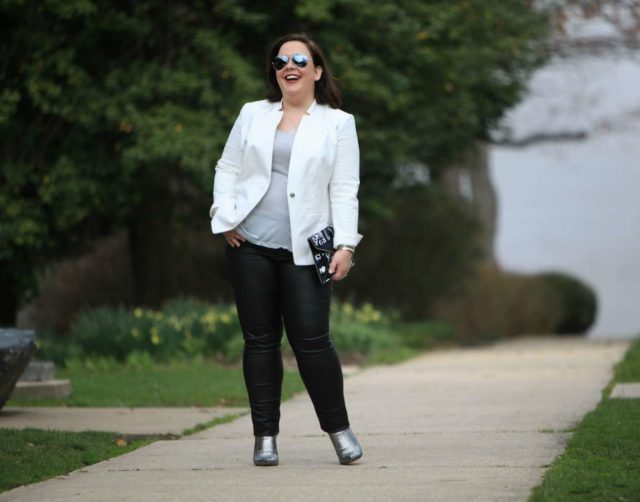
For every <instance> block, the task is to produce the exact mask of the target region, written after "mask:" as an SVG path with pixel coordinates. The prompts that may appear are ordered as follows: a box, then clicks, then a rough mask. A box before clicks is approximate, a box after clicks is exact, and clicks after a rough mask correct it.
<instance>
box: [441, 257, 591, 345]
mask: <svg viewBox="0 0 640 502" xmlns="http://www.w3.org/2000/svg"><path fill="white" fill-rule="evenodd" d="M596 306H597V305H596V297H595V294H594V293H593V292H592V291H591V290H589V289H588V287H587V286H585V285H584V284H582V283H581V282H579V281H578V280H577V279H574V278H571V277H569V276H566V275H563V274H555V273H554V274H539V275H524V274H516V273H510V272H504V271H502V270H500V269H499V268H498V267H496V266H493V265H484V266H482V267H479V268H478V269H477V270H476V273H475V275H474V277H473V279H472V280H471V281H469V283H468V284H467V285H466V286H465V287H464V288H463V290H462V291H460V292H459V293H457V294H456V295H455V296H451V297H449V298H447V299H444V300H441V301H439V302H437V303H436V305H435V307H434V309H433V310H432V316H433V317H435V318H437V319H442V320H444V321H445V322H447V323H448V324H450V325H451V326H453V328H454V329H455V330H456V332H457V333H459V334H460V335H461V336H462V337H463V338H464V339H465V340H467V341H477V340H484V339H492V338H496V337H502V336H516V335H522V334H526V335H531V334H561V333H572V334H580V333H584V332H585V331H586V330H587V329H588V328H589V327H590V326H591V324H592V323H593V320H594V318H595V312H596Z"/></svg>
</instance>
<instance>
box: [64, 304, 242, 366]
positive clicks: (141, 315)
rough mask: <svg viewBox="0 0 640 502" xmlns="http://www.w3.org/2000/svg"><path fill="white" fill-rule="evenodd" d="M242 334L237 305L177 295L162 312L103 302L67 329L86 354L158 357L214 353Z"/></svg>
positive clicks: (162, 358)
mask: <svg viewBox="0 0 640 502" xmlns="http://www.w3.org/2000/svg"><path fill="white" fill-rule="evenodd" d="M234 336H235V337H237V336H241V335H240V325H239V323H238V316H237V313H236V310H235V307H234V306H225V305H217V306H213V305H209V304H207V303H205V302H200V301H196V300H174V301H171V302H168V303H167V304H165V306H164V308H163V309H162V310H160V311H154V310H151V309H143V308H136V309H133V310H127V309H123V308H119V309H112V308H106V307H100V308H96V309H93V310H88V311H85V312H83V313H81V314H80V315H79V316H78V318H77V320H76V322H75V323H73V325H72V327H71V330H70V332H69V334H68V340H69V342H70V343H71V345H72V346H77V347H79V349H80V351H81V352H82V354H83V355H85V356H91V357H93V356H105V357H113V358H115V359H116V360H118V361H124V360H126V359H127V358H128V357H129V356H130V355H131V354H134V353H147V354H149V355H150V356H152V357H153V358H154V359H156V360H167V359H171V358H174V357H177V356H180V355H188V356H194V355H196V354H216V353H219V352H224V350H225V346H226V344H227V343H228V342H229V341H230V340H231V339H232V338H233V337H234Z"/></svg>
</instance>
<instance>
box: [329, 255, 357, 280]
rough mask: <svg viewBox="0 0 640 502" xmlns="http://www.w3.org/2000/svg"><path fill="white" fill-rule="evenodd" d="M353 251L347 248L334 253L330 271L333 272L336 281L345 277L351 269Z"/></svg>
mask: <svg viewBox="0 0 640 502" xmlns="http://www.w3.org/2000/svg"><path fill="white" fill-rule="evenodd" d="M352 255H353V253H351V251H348V250H346V249H338V250H337V251H336V252H335V253H333V258H332V259H331V263H330V264H329V273H330V274H333V275H332V276H331V278H332V279H333V280H334V281H340V280H342V279H344V278H345V277H346V276H347V275H348V274H349V270H350V269H351V256H352Z"/></svg>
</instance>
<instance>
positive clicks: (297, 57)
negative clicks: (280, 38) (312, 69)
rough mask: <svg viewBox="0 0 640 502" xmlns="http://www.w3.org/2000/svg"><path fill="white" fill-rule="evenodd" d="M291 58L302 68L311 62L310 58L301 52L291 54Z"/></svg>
mask: <svg viewBox="0 0 640 502" xmlns="http://www.w3.org/2000/svg"><path fill="white" fill-rule="evenodd" d="M291 59H292V61H293V62H294V64H296V65H297V66H299V67H300V68H304V67H305V66H307V63H308V62H309V58H308V57H307V56H305V55H304V54H300V53H297V54H294V55H293V56H291Z"/></svg>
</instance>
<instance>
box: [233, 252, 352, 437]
mask: <svg viewBox="0 0 640 502" xmlns="http://www.w3.org/2000/svg"><path fill="white" fill-rule="evenodd" d="M225 247H226V256H227V260H228V263H229V269H230V272H231V283H232V286H233V294H234V296H235V300H236V306H237V309H238V317H239V320H240V326H241V327H242V334H243V338H244V352H243V358H242V363H243V373H244V380H245V385H246V387H247V393H248V395H249V403H250V405H251V420H252V422H253V433H254V435H256V436H274V435H276V434H278V433H279V431H280V428H279V423H280V400H281V394H282V379H283V368H282V354H281V351H280V342H281V340H282V328H283V324H284V328H285V331H286V334H287V338H288V340H289V344H290V345H291V348H292V349H293V352H294V355H295V357H296V361H297V363H298V369H299V371H300V376H301V377H302V380H303V382H304V384H305V386H306V388H307V391H308V392H309V396H310V398H311V402H312V403H313V407H314V409H315V412H316V415H317V417H318V420H319V422H320V428H321V429H322V430H323V431H325V432H338V431H340V430H343V429H346V428H347V427H349V419H348V416H347V409H346V405H345V401H344V391H343V376H342V367H341V365H340V359H339V357H338V353H337V352H336V349H335V347H334V345H333V342H332V341H331V338H330V336H329V309H330V306H331V285H330V284H325V285H322V284H320V281H319V280H318V277H317V275H316V271H315V269H314V267H313V265H310V266H299V265H295V264H294V263H293V255H292V253H291V252H290V251H287V250H286V249H283V248H280V249H270V248H266V247H263V246H258V245H255V244H252V243H250V242H247V241H245V242H243V243H242V245H241V246H240V247H232V246H230V245H229V244H225Z"/></svg>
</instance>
